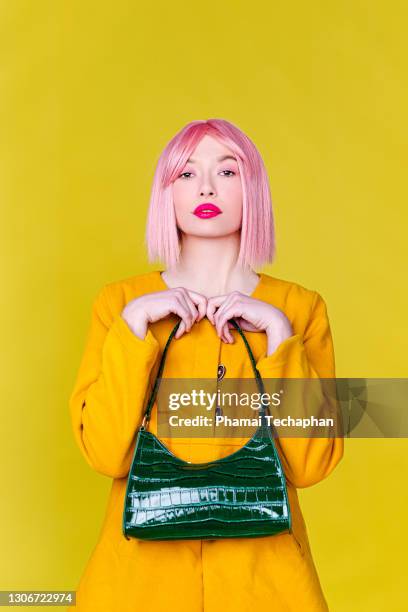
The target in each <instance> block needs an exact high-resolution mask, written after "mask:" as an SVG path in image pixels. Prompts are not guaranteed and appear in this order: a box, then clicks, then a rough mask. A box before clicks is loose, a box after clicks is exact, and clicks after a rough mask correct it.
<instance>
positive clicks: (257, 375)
mask: <svg viewBox="0 0 408 612" xmlns="http://www.w3.org/2000/svg"><path fill="white" fill-rule="evenodd" d="M229 321H230V322H231V323H232V324H233V326H234V327H235V329H236V330H237V331H238V332H239V334H240V335H241V337H242V339H243V341H244V343H245V346H246V348H247V351H248V353H249V358H250V360H251V365H252V369H253V371H254V375H255V378H256V381H257V385H258V388H259V390H260V392H261V394H263V393H265V388H264V385H263V380H262V377H261V374H260V372H259V370H258V368H257V367H256V362H255V358H254V356H253V353H252V350H251V347H250V346H249V343H248V340H247V339H246V337H245V334H244V332H243V331H242V329H241V327H240V326H239V325H238V323H237V322H236V321H235V320H234V319H229ZM180 323H181V319H180V321H178V323H176V325H175V326H174V328H173V330H172V332H171V333H170V335H169V338H168V340H167V342H166V345H165V347H164V350H163V354H162V356H161V359H160V365H159V369H158V372H157V376H156V380H155V384H154V387H153V390H152V393H151V395H150V399H149V401H148V403H147V408H146V411H145V414H144V416H143V420H142V425H141V427H140V429H141V430H145V429H146V428H147V425H148V423H149V421H150V416H151V412H152V408H153V404H154V401H155V399H156V395H157V391H158V389H159V384H160V379H161V375H162V373H163V368H164V361H165V359H166V353H167V349H168V347H169V344H170V342H171V340H172V339H173V337H174V335H175V333H176V331H177V330H178V328H179V325H180ZM259 412H260V415H261V422H262V425H265V421H266V419H265V414H266V412H265V410H264V404H263V401H262V402H261V408H260V411H259Z"/></svg>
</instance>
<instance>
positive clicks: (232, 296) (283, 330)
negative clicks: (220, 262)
mask: <svg viewBox="0 0 408 612" xmlns="http://www.w3.org/2000/svg"><path fill="white" fill-rule="evenodd" d="M206 314H207V317H208V319H209V320H210V321H211V323H212V324H213V325H215V328H216V330H217V334H218V335H219V337H220V338H221V339H222V340H224V342H229V343H233V342H234V338H233V336H232V334H231V332H230V331H229V330H230V328H232V329H235V328H234V326H233V325H232V323H229V322H228V320H229V319H232V318H234V319H235V320H236V322H237V323H238V325H239V326H240V327H241V328H242V329H243V330H245V331H251V332H252V331H253V332H260V331H265V332H266V333H267V335H268V355H269V354H271V353H272V352H273V351H274V350H275V349H276V348H277V347H278V346H279V344H280V343H281V342H282V341H283V340H285V339H286V338H288V337H289V336H291V335H292V334H293V330H292V326H291V324H290V321H289V319H288V318H287V316H286V315H285V314H284V313H283V312H282V311H281V310H279V308H276V307H275V306H272V304H268V302H264V301H263V300H257V299H255V298H252V297H249V296H248V295H245V294H244V293H240V292H239V291H232V292H231V293H229V294H227V295H218V296H215V297H212V298H209V299H208V300H207V311H206Z"/></svg>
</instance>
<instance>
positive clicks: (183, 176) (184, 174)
mask: <svg viewBox="0 0 408 612" xmlns="http://www.w3.org/2000/svg"><path fill="white" fill-rule="evenodd" d="M222 172H229V174H228V175H227V176H231V175H233V176H235V172H234V171H233V170H221V173H222ZM186 174H190V175H191V174H192V172H182V174H179V178H189V177H188V176H186Z"/></svg>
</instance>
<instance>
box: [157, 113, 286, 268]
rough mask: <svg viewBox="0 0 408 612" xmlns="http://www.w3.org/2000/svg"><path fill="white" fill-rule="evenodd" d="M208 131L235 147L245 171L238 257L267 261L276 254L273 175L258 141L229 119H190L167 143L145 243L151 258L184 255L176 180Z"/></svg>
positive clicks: (171, 261) (170, 260) (243, 261)
mask: <svg viewBox="0 0 408 612" xmlns="http://www.w3.org/2000/svg"><path fill="white" fill-rule="evenodd" d="M205 134H208V135H210V136H213V137H214V138H216V139H217V140H218V141H220V142H221V143H223V144H224V145H225V146H227V147H228V148H230V149H231V150H232V151H233V152H234V154H235V156H236V158H237V163H238V167H239V171H240V175H241V182H242V193H243V210H242V226H241V243H240V250H239V255H238V263H239V264H240V265H242V266H247V265H250V266H261V265H263V264H264V263H266V262H270V261H272V260H273V257H274V254H275V232H274V222H273V213H272V200H271V194H270V189H269V180H268V175H267V172H266V168H265V165H264V163H263V160H262V157H261V155H260V154H259V152H258V150H257V148H256V147H255V145H254V143H253V142H252V141H251V140H250V139H249V138H248V136H246V135H245V134H244V133H243V132H242V131H241V130H240V129H239V128H237V127H236V126H235V125H233V124H232V123H230V122H229V121H226V120H224V119H208V120H198V121H192V122H191V123H188V124H187V125H186V126H185V127H184V128H182V129H181V130H180V131H179V132H178V133H177V134H176V135H175V136H174V137H173V138H172V140H170V142H169V143H168V144H167V145H166V147H165V148H164V150H163V152H162V154H161V156H160V158H159V161H158V163H157V167H156V170H155V174H154V179H153V186H152V192H151V197H150V205H149V211H148V217H147V226H146V237H145V243H146V245H147V252H148V258H149V261H150V262H153V261H155V260H156V259H160V260H162V261H163V262H165V264H166V265H167V266H168V267H170V268H171V267H173V266H174V265H175V264H176V263H177V262H178V260H179V256H180V241H179V237H180V234H179V231H180V230H179V229H178V227H177V224H176V216H175V212H174V205H173V198H172V183H173V182H174V181H175V180H176V178H177V177H178V176H179V175H180V174H181V172H182V171H183V168H184V166H185V165H186V163H187V160H188V158H189V157H190V155H191V154H192V153H193V151H194V149H195V148H196V146H197V145H198V143H199V142H200V140H201V139H202V138H203V136H204V135H205Z"/></svg>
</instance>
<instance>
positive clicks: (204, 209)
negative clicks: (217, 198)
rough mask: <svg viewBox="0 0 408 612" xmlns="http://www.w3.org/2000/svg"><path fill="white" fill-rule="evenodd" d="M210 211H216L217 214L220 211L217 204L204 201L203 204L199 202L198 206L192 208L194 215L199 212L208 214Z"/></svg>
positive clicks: (199, 213)
mask: <svg viewBox="0 0 408 612" xmlns="http://www.w3.org/2000/svg"><path fill="white" fill-rule="evenodd" d="M210 212H211V213H216V214H217V215H218V214H220V213H221V212H222V211H221V210H220V209H219V208H218V206H215V204H210V203H209V202H208V203H204V204H199V206H196V207H195V209H194V214H195V215H201V213H205V214H206V215H208V214H209V213H210Z"/></svg>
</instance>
